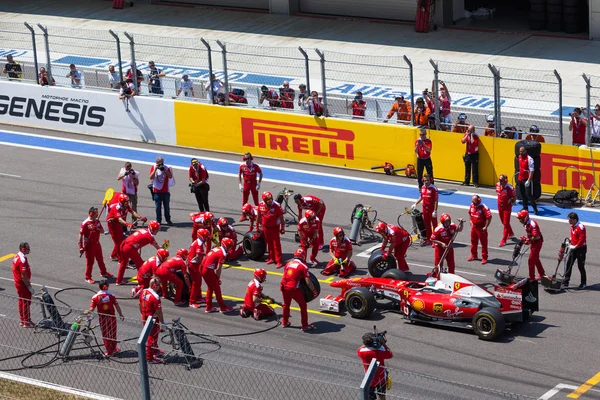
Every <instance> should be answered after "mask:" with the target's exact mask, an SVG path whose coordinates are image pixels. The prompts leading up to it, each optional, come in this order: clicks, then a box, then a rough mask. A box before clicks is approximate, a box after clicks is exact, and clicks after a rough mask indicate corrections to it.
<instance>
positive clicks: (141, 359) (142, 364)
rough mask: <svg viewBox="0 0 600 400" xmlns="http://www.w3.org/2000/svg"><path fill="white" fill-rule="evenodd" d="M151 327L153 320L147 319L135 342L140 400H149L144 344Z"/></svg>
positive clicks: (148, 380)
mask: <svg viewBox="0 0 600 400" xmlns="http://www.w3.org/2000/svg"><path fill="white" fill-rule="evenodd" d="M153 326H154V320H153V319H152V317H148V319H146V324H145V325H144V329H142V333H140V337H139V339H138V341H137V345H138V366H139V371H140V379H141V384H142V400H150V378H149V376H148V361H147V360H146V342H147V341H148V336H150V332H151V331H152V327H153Z"/></svg>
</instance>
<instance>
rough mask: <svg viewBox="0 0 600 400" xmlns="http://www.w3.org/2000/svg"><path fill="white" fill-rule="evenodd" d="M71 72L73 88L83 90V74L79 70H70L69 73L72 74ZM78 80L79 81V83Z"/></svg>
mask: <svg viewBox="0 0 600 400" xmlns="http://www.w3.org/2000/svg"><path fill="white" fill-rule="evenodd" d="M71 72H72V73H73V74H72V75H71V86H72V87H74V88H81V83H82V82H81V72H79V70H78V69H76V70H74V71H73V70H69V73H71ZM76 79H77V80H79V83H77V81H76Z"/></svg>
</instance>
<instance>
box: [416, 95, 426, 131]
mask: <svg viewBox="0 0 600 400" xmlns="http://www.w3.org/2000/svg"><path fill="white" fill-rule="evenodd" d="M427 121H429V107H426V106H425V100H423V98H422V97H419V98H418V99H417V103H416V104H415V120H414V121H413V122H414V124H415V125H416V126H426V125H427Z"/></svg>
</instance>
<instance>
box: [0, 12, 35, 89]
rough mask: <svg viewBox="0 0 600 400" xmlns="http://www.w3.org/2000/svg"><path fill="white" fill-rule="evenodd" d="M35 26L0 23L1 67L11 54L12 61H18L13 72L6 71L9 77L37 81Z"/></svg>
mask: <svg viewBox="0 0 600 400" xmlns="http://www.w3.org/2000/svg"><path fill="white" fill-rule="evenodd" d="M35 32H36V30H35V28H34V27H33V26H31V25H29V24H17V23H13V22H2V23H0V35H2V42H1V43H0V46H2V47H1V48H0V63H2V69H4V68H5V64H7V63H8V60H7V58H8V57H9V56H12V57H13V58H14V61H15V62H16V63H18V65H19V66H18V67H14V68H15V72H14V73H13V74H9V73H7V75H6V76H7V78H9V79H15V78H16V79H22V80H23V81H35V82H37V79H36V78H37V71H38V68H39V67H37V66H36V63H37V52H36V51H35V50H37V49H35V50H34V47H35V46H36V40H35V39H34V38H35Z"/></svg>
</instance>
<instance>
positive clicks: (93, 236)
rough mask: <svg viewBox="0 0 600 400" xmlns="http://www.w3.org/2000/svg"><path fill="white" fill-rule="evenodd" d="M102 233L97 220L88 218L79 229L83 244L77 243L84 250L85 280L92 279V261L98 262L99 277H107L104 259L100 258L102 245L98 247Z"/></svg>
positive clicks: (100, 225)
mask: <svg viewBox="0 0 600 400" xmlns="http://www.w3.org/2000/svg"><path fill="white" fill-rule="evenodd" d="M103 232H104V228H103V227H102V224H101V223H100V220H99V219H98V218H96V219H94V220H92V219H91V218H89V217H88V218H86V219H85V220H84V221H83V222H82V223H81V226H80V227H79V233H80V234H81V235H82V237H83V242H82V243H79V247H80V248H83V249H85V279H92V268H93V267H94V260H96V261H97V262H98V268H100V275H102V276H106V275H108V272H107V271H106V265H105V264H104V258H103V257H102V245H100V234H101V233H103ZM121 232H122V231H121Z"/></svg>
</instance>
